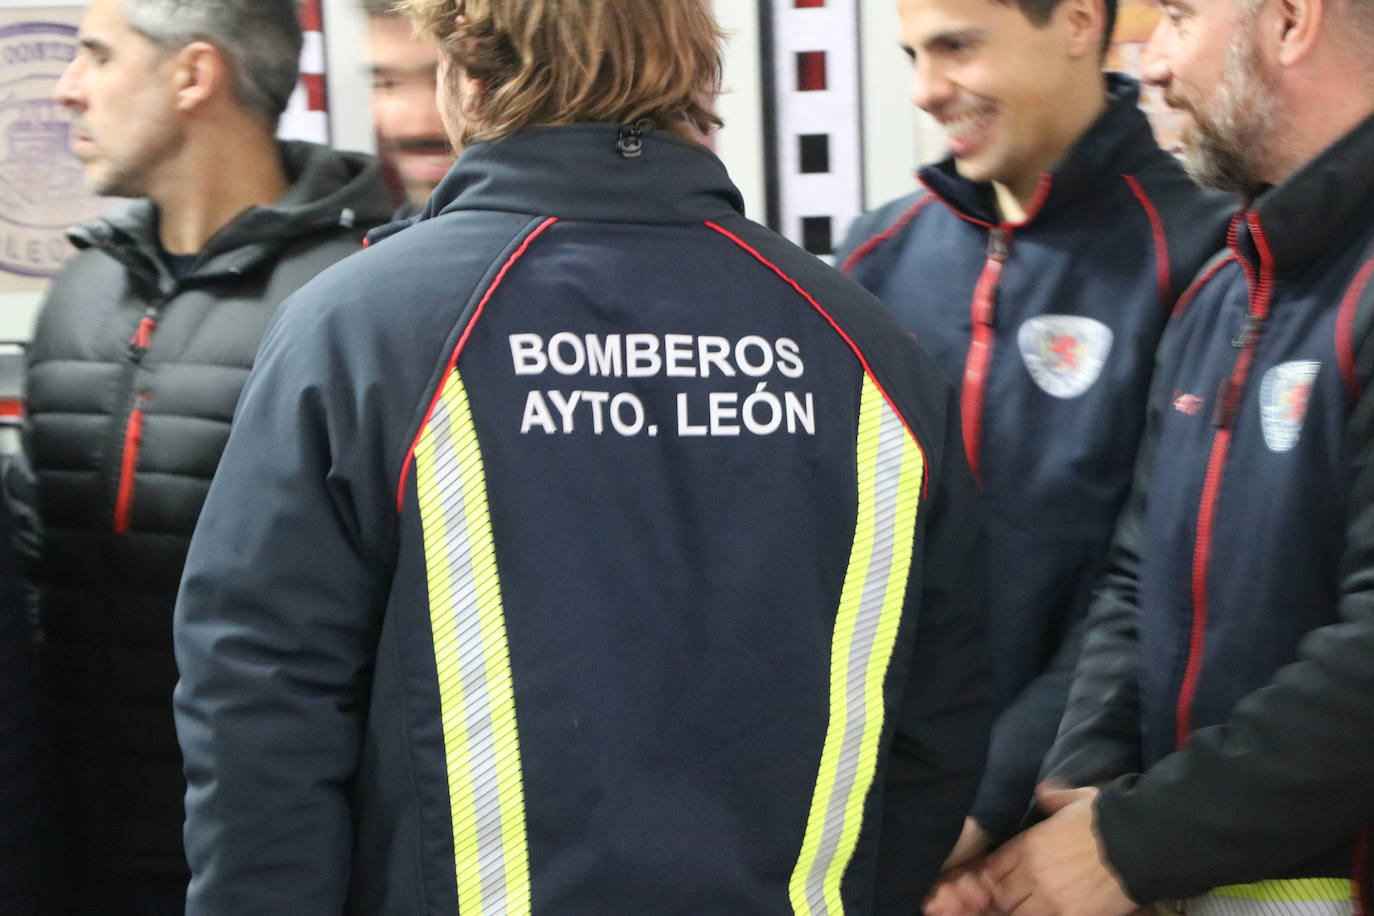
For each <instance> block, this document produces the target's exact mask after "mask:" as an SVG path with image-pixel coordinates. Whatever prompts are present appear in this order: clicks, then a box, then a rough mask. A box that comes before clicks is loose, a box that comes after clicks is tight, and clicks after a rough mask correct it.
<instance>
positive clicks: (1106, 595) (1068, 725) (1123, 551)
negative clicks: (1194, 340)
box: [1040, 333, 1170, 786]
mask: <svg viewBox="0 0 1374 916" xmlns="http://www.w3.org/2000/svg"><path fill="white" fill-rule="evenodd" d="M1169 345H1170V340H1169V337H1168V335H1167V333H1166V336H1165V339H1164V341H1163V342H1162V343H1161V345H1160V354H1161V362H1160V363H1159V364H1157V365H1156V368H1155V374H1154V381H1153V382H1152V383H1151V390H1150V396H1149V400H1148V403H1149V405H1150V406H1149V415H1148V417H1147V418H1146V423H1145V433H1144V435H1143V436H1142V438H1141V443H1140V446H1139V448H1138V449H1137V452H1136V462H1135V469H1134V471H1133V472H1132V478H1131V491H1130V494H1129V495H1128V496H1127V498H1126V504H1125V506H1124V507H1123V509H1122V512H1121V516H1120V517H1119V518H1118V520H1117V524H1116V530H1115V532H1114V533H1113V536H1112V544H1111V547H1110V548H1109V549H1108V552H1107V561H1106V566H1105V569H1104V571H1103V574H1102V576H1101V578H1100V579H1099V580H1098V583H1097V589H1096V591H1095V592H1094V593H1093V600H1092V602H1091V604H1089V606H1088V613H1087V617H1086V620H1085V621H1084V622H1083V623H1082V624H1081V626H1080V628H1079V629H1080V630H1081V633H1080V634H1079V635H1078V636H1077V639H1078V640H1079V641H1080V642H1081V645H1080V646H1079V647H1078V662H1077V665H1076V666H1075V667H1074V669H1073V680H1072V684H1071V685H1070V687H1069V693H1068V701H1067V703H1066V706H1065V709H1064V715H1063V718H1062V720H1061V721H1060V723H1059V733H1058V736H1057V737H1056V738H1055V740H1054V744H1053V746H1052V747H1051V748H1050V751H1049V754H1047V755H1046V757H1045V762H1044V765H1043V766H1042V767H1041V770H1040V778H1041V780H1042V781H1043V780H1053V781H1056V782H1060V783H1064V784H1065V785H1069V786H1095V785H1101V784H1103V783H1106V782H1109V781H1111V780H1113V779H1116V778H1117V777H1119V776H1122V775H1124V774H1126V773H1135V772H1138V771H1139V770H1140V768H1141V748H1140V696H1139V689H1140V679H1139V669H1140V642H1139V631H1138V627H1137V623H1136V615H1137V611H1138V608H1137V603H1136V596H1137V583H1138V581H1139V572H1140V557H1141V552H1142V550H1143V537H1144V535H1143V525H1144V518H1145V507H1146V502H1147V498H1148V493H1149V487H1150V474H1151V466H1152V463H1153V461H1154V442H1155V440H1156V439H1157V437H1158V430H1157V425H1158V423H1157V418H1158V414H1159V411H1160V410H1161V409H1162V408H1163V406H1164V405H1165V403H1167V400H1168V390H1167V388H1168V385H1167V380H1166V376H1167V372H1165V371H1164V370H1163V366H1162V363H1163V360H1164V358H1165V356H1164V355H1165V354H1166V353H1167V351H1168V348H1169ZM1072 639H1073V637H1072V636H1071V639H1070V641H1069V642H1072ZM1067 644H1068V643H1066V645H1067ZM1059 661H1060V660H1058V659H1057V660H1056V663H1058V662H1059Z"/></svg>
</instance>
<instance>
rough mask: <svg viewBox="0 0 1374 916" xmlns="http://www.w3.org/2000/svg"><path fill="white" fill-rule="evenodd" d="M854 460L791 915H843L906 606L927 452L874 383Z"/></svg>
mask: <svg viewBox="0 0 1374 916" xmlns="http://www.w3.org/2000/svg"><path fill="white" fill-rule="evenodd" d="M855 452H856V461H857V470H858V514H857V518H856V522H855V530H854V544H853V546H852V547H851V549H850V555H849V566H848V569H847V571H846V573H845V581H844V586H843V587H842V589H841V592H840V604H839V609H838V611H837V613H836V617H835V631H834V635H833V638H832V641H831V656H830V705H829V723H828V725H827V728H826V736H825V744H824V747H823V748H822V751H821V761H820V767H819V771H818V773H817V777H816V787H815V791H814V793H813V795H812V799H811V809H810V813H809V815H808V817H807V824H806V834H805V837H804V838H803V841H802V848H801V853H800V855H799V856H798V859H797V864H796V867H795V868H794V869H793V872H792V877H791V880H790V881H789V883H788V893H789V897H790V899H791V902H792V908H793V910H794V911H795V912H797V913H802V914H808V916H838V914H841V913H843V912H844V905H843V902H842V901H841V899H840V886H841V883H842V881H843V878H844V872H845V869H846V868H847V867H848V865H849V861H850V859H851V858H852V857H853V855H854V848H855V846H856V845H857V843H858V838H859V830H860V827H861V826H862V821H863V809H864V802H865V801H866V800H867V798H868V793H869V789H870V788H871V786H872V784H873V777H874V773H875V771H876V769H877V760H878V740H879V738H880V737H881V735H882V731H883V723H884V719H885V714H886V707H885V704H884V701H883V685H884V683H885V681H886V679H887V671H888V667H889V665H890V664H891V660H892V651H893V647H894V646H895V644H896V639H897V631H898V628H899V627H900V625H901V621H902V611H903V608H904V607H905V602H906V582H907V575H908V574H909V572H910V569H911V550H912V539H913V537H914V534H915V529H916V516H917V512H918V509H919V507H920V498H921V485H922V481H923V476H924V474H925V462H924V458H923V456H922V455H921V450H920V448H919V447H918V446H917V444H916V442H915V440H914V439H913V438H912V437H911V434H910V433H909V432H908V431H907V429H906V426H905V425H904V424H903V423H902V420H901V417H899V416H898V415H897V414H896V412H895V411H893V410H892V408H891V407H890V406H888V404H887V402H886V400H885V399H884V397H883V394H882V392H881V391H880V390H879V389H878V386H877V385H876V384H875V383H874V382H873V380H872V379H871V378H869V377H867V376H865V378H864V388H863V395H862V397H861V399H860V406H859V431H858V436H857V442H856V449H855Z"/></svg>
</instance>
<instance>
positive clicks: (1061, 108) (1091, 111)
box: [992, 78, 1108, 223]
mask: <svg viewBox="0 0 1374 916" xmlns="http://www.w3.org/2000/svg"><path fill="white" fill-rule="evenodd" d="M1074 85H1075V89H1074V90H1073V91H1071V92H1069V93H1066V94H1064V95H1063V96H1061V98H1062V102H1060V103H1059V104H1057V105H1056V108H1055V112H1056V115H1055V117H1056V121H1057V123H1058V126H1059V129H1058V131H1057V133H1056V136H1058V137H1059V142H1058V143H1056V144H1054V145H1052V146H1051V147H1049V148H1048V149H1046V150H1044V151H1043V153H1042V155H1040V156H1039V157H1037V159H1036V161H1035V162H1033V163H1027V168H1025V169H1023V170H1022V172H1021V174H1020V175H1018V176H1016V177H1014V178H1011V179H1009V180H1007V181H1005V182H1003V181H994V182H992V190H993V196H994V198H995V199H996V202H997V211H998V213H999V215H1000V216H1001V218H1002V221H1003V222H1005V223H1023V222H1025V221H1026V219H1027V218H1028V216H1029V215H1030V214H1029V211H1030V206H1031V201H1033V200H1034V199H1035V194H1036V191H1038V190H1039V189H1040V177H1041V175H1043V174H1044V173H1045V172H1048V171H1049V170H1051V169H1053V168H1054V167H1055V166H1057V165H1058V164H1059V163H1060V162H1062V161H1064V157H1065V156H1067V155H1068V154H1069V150H1071V149H1073V148H1074V146H1075V145H1077V143H1078V141H1079V140H1081V139H1083V135H1084V134H1086V133H1087V132H1088V129H1089V128H1091V127H1092V126H1093V124H1095V123H1096V122H1097V119H1098V118H1100V117H1101V116H1102V112H1104V111H1106V110H1107V104H1108V103H1107V91H1106V88H1105V86H1104V84H1103V82H1102V80H1101V79H1100V78H1099V79H1096V80H1093V81H1086V80H1083V81H1078V82H1076V83H1075V84H1074Z"/></svg>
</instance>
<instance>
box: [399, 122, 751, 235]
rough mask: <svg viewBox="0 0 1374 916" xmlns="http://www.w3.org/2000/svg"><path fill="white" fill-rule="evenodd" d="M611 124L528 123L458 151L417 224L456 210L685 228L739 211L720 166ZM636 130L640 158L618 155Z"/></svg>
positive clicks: (689, 149) (659, 135)
mask: <svg viewBox="0 0 1374 916" xmlns="http://www.w3.org/2000/svg"><path fill="white" fill-rule="evenodd" d="M635 131H636V129H635V128H630V127H619V126H617V125H614V124H573V125H570V126H567V127H530V128H526V129H524V130H522V131H519V132H517V133H515V134H512V135H511V136H508V137H503V138H502V139H500V140H494V141H490V142H486V141H484V142H479V143H474V144H472V145H471V146H469V147H468V148H467V149H465V150H464V151H463V155H462V156H461V157H459V159H458V161H457V162H456V163H454V165H453V168H452V169H450V170H449V173H448V175H447V176H445V178H444V180H443V181H442V182H440V183H439V186H438V187H437V188H435V189H434V193H433V194H432V195H431V196H430V199H429V203H428V204H426V205H425V209H424V211H423V212H421V214H420V216H419V217H418V218H417V219H418V220H425V219H429V218H431V217H434V216H437V215H439V214H441V213H455V212H457V211H460V210H499V211H503V212H506V213H528V214H530V215H531V216H558V217H563V218H565V219H584V220H604V221H609V222H628V223H684V222H702V221H705V220H708V219H718V218H720V217H722V216H725V215H727V214H729V213H731V212H737V213H742V212H744V201H743V199H742V198H741V196H740V193H739V191H738V190H737V189H736V188H735V186H734V184H733V183H731V181H730V176H729V175H727V174H726V172H725V166H724V165H722V164H721V161H720V160H719V159H717V158H716V157H715V155H714V154H712V153H711V152H710V151H709V150H707V149H706V148H705V147H702V146H698V145H696V144H694V143H688V142H687V141H685V140H681V139H679V138H677V137H675V136H673V135H672V134H670V133H669V132H667V131H663V130H655V131H649V132H645V131H639V132H637V133H635ZM632 133H635V136H634V139H638V140H639V141H640V143H641V146H640V154H639V155H638V156H633V155H627V154H626V153H622V152H621V150H620V146H621V145H624V144H622V141H624V140H626V139H627V137H630V135H631V134H632Z"/></svg>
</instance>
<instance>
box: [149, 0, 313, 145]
mask: <svg viewBox="0 0 1374 916" xmlns="http://www.w3.org/2000/svg"><path fill="white" fill-rule="evenodd" d="M124 19H125V21H126V22H127V23H128V25H129V28H131V29H133V30H134V31H135V32H138V33H139V34H140V35H142V36H143V37H144V38H147V39H148V40H149V41H151V42H152V43H153V44H155V45H157V46H158V47H160V48H164V49H166V50H169V51H177V50H180V49H181V48H184V47H185V46H186V45H188V44H190V43H191V42H193V41H208V42H210V43H211V44H213V45H215V47H217V48H219V49H220V51H221V52H222V53H223V54H224V56H225V58H226V59H227V61H228V63H229V69H230V74H231V78H232V81H233V87H234V97H235V98H237V99H238V101H239V103H240V104H241V105H243V106H244V107H245V108H247V109H249V110H250V111H252V112H254V113H255V114H257V115H258V116H259V117H261V118H262V120H263V121H264V122H265V123H266V124H267V126H268V127H270V128H271V129H273V130H275V129H276V126H277V122H278V121H279V120H280V119H281V115H282V112H283V111H285V110H286V103H287V101H288V100H289V99H290V98H291V93H292V91H293V90H294V89H295V88H296V80H297V79H298V78H299V76H300V58H301V44H302V42H303V38H302V36H301V22H300V17H299V15H298V13H297V10H296V0H124Z"/></svg>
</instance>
